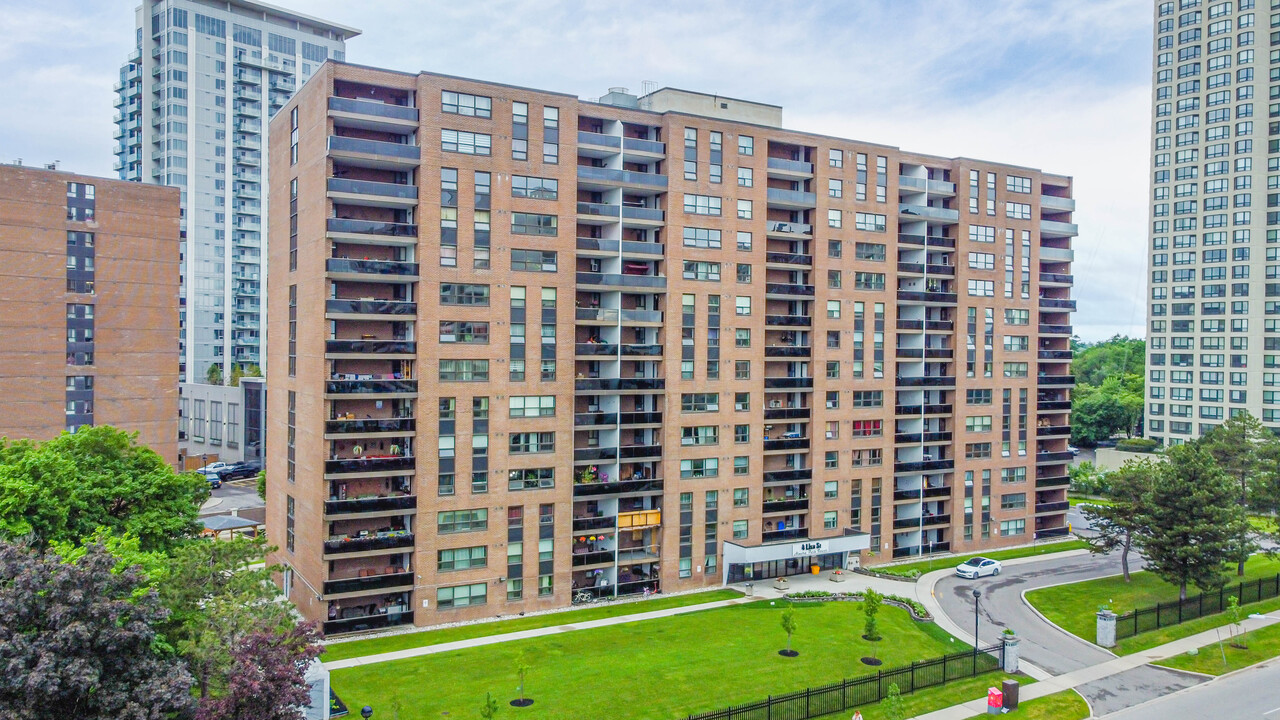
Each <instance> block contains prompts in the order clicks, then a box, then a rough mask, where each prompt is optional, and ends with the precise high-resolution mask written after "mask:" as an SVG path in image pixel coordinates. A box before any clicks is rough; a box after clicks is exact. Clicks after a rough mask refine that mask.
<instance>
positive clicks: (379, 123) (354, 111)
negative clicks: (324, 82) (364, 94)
mask: <svg viewBox="0 0 1280 720" xmlns="http://www.w3.org/2000/svg"><path fill="white" fill-rule="evenodd" d="M329 115H330V116H331V117H333V118H335V119H337V122H336V124H338V125H345V126H347V127H360V128H365V129H368V130H389V131H391V132H404V131H405V129H408V128H417V126H418V109H417V108H412V107H407V106H404V105H392V104H390V103H382V102H377V101H375V100H360V99H356V98H344V97H330V98H329Z"/></svg>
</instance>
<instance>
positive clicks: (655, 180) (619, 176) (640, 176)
mask: <svg viewBox="0 0 1280 720" xmlns="http://www.w3.org/2000/svg"><path fill="white" fill-rule="evenodd" d="M578 180H594V181H597V182H607V183H617V184H620V185H644V186H647V187H654V188H665V187H666V186H667V176H666V175H659V174H657V173H644V172H636V171H634V170H615V169H613V168H598V167H591V166H590V165H579V166H578Z"/></svg>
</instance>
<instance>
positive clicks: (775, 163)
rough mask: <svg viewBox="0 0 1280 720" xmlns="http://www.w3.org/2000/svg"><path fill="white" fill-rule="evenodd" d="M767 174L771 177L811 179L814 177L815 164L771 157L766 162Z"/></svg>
mask: <svg viewBox="0 0 1280 720" xmlns="http://www.w3.org/2000/svg"><path fill="white" fill-rule="evenodd" d="M766 172H767V173H768V175H769V177H778V178H811V177H813V163H807V162H801V161H799V160H787V159H784V158H776V157H771V158H768V159H767V160H766Z"/></svg>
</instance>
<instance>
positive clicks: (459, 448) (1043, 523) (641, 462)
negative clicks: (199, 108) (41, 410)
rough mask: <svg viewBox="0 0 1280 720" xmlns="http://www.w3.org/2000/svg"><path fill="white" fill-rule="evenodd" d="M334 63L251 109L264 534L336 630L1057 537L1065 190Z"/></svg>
mask: <svg viewBox="0 0 1280 720" xmlns="http://www.w3.org/2000/svg"><path fill="white" fill-rule="evenodd" d="M781 115H782V110H781V108H778V107H776V106H771V105H764V104H760V103H751V102H746V101H741V100H736V99H732V98H724V97H715V96H710V95H705V94H700V93H693V92H688V91H682V90H674V89H670V88H667V89H662V90H658V91H656V92H653V93H650V94H648V95H645V96H643V97H639V98H637V97H635V96H632V95H628V94H627V93H626V92H625V91H622V90H613V91H610V93H609V94H608V95H606V96H605V97H603V98H600V99H599V100H598V101H594V102H587V101H583V100H579V99H578V98H576V97H573V96H569V95H563V94H558V93H551V92H545V91H537V90H530V89H525V88H518V87H511V86H506V85H500V84H495V83H486V82H479V81H475V80H467V79H462V78H455V77H448V76H442V75H436V74H431V73H419V74H416V75H415V74H404V73H397V72H390V71H384V70H377V69H372V68H365V67H359V66H354V65H346V64H341V63H329V64H327V65H326V66H325V67H324V68H322V69H321V71H320V72H318V73H317V74H316V75H315V76H314V77H313V78H312V80H311V81H310V82H309V83H308V84H307V85H306V86H305V87H304V88H303V89H302V90H301V91H299V93H298V95H297V96H296V97H295V98H294V99H293V100H292V101H290V103H289V104H288V105H286V106H285V107H284V108H283V109H282V110H281V112H280V113H279V114H278V115H277V116H276V119H275V120H274V122H275V123H277V127H275V128H273V129H272V133H271V137H272V145H271V148H270V162H271V168H272V172H271V187H270V199H271V203H270V207H271V210H270V223H271V227H270V237H271V242H270V248H269V252H270V254H271V261H270V266H271V268H272V271H271V278H270V281H269V282H270V288H269V294H270V296H271V297H272V298H273V303H274V305H275V307H274V308H273V310H272V312H271V319H270V324H269V333H268V337H269V342H270V343H271V344H272V347H271V352H270V353H269V357H270V368H269V372H268V373H267V377H268V378H269V380H268V382H269V384H270V392H269V393H268V402H269V407H270V411H269V413H268V416H269V429H268V435H269V439H268V444H269V446H270V447H272V448H275V449H276V452H273V453H271V454H270V457H269V459H268V476H269V477H271V478H272V484H271V487H270V490H269V492H270V493H271V497H270V499H269V503H268V507H269V513H268V519H267V522H268V529H269V532H270V534H271V537H272V538H273V542H275V543H278V544H279V545H280V548H281V549H280V552H279V554H278V555H277V556H276V557H275V558H274V560H276V561H279V562H281V563H283V564H284V565H286V566H287V567H288V571H287V572H286V573H285V577H284V582H285V585H286V586H287V588H288V590H289V592H290V595H291V597H292V598H293V599H294V601H295V602H297V604H298V605H299V607H300V608H301V609H302V611H303V612H304V613H305V614H307V615H308V616H310V617H312V618H317V619H322V620H325V621H326V631H327V632H329V633H341V632H352V631H358V630H363V629H370V628H377V627H385V626H388V625H396V624H405V623H414V624H418V625H427V624H434V623H438V622H447V621H451V620H456V619H466V618H475V617H485V616H492V615H496V614H509V613H513V612H519V611H530V610H537V609H544V608H548V607H557V606H563V605H567V604H569V603H570V602H571V601H573V600H574V599H575V598H578V597H581V596H584V595H592V596H601V595H604V596H621V595H638V594H645V593H650V592H654V591H666V592H669V591H675V590H685V589H691V588H696V587H701V586H706V585H717V584H720V583H722V582H726V581H729V582H734V581H738V580H742V579H745V578H757V579H759V578H765V577H773V576H777V575H787V574H794V573H798V572H808V571H810V569H811V568H813V567H814V566H816V567H817V568H819V569H820V570H821V569H823V568H835V567H844V566H847V565H848V564H851V563H853V562H863V563H873V562H883V561H887V560H890V559H894V558H902V557H910V556H915V555H921V554H929V553H937V552H944V551H972V550H980V549H984V548H990V547H1000V546H1007V545H1015V544H1021V543H1029V542H1031V540H1032V539H1033V537H1040V538H1044V537H1050V536H1054V535H1061V534H1065V533H1066V532H1067V527H1066V522H1065V512H1066V494H1065V492H1066V485H1067V477H1066V476H1067V472H1066V467H1067V462H1068V459H1069V457H1070V453H1069V451H1068V449H1067V436H1068V434H1069V430H1068V416H1067V411H1068V409H1069V392H1070V387H1071V384H1072V379H1071V377H1070V376H1069V375H1068V373H1069V370H1068V367H1069V362H1070V358H1071V353H1070V346H1069V338H1070V334H1071V328H1070V319H1069V318H1070V313H1071V311H1072V310H1074V301H1072V300H1071V299H1070V289H1071V275H1070V264H1071V249H1070V245H1071V238H1072V237H1073V236H1074V235H1075V234H1076V229H1075V226H1074V225H1072V224H1071V223H1070V219H1071V213H1072V211H1073V210H1074V201H1073V200H1072V199H1071V180H1070V178H1068V177H1064V176H1059V175H1050V174H1046V173H1042V172H1040V171H1038V170H1033V169H1028V168H1021V167H1014V166H1009V165H1003V164H999V163H992V162H984V161H978V160H971V159H967V158H942V157H934V156H929V155H921V154H916V153H908V152H903V151H901V150H899V149H897V148H893V147H889V146H884V145H876V144H872V143H866V142H860V141H855V140H846V139H842V138H833V137H826V136H821V135H815V134H810V133H802V132H797V131H792V130H787V129H784V128H782V127H781Z"/></svg>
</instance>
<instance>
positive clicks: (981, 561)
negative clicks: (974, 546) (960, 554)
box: [956, 557, 1000, 580]
mask: <svg viewBox="0 0 1280 720" xmlns="http://www.w3.org/2000/svg"><path fill="white" fill-rule="evenodd" d="M999 574H1000V561H999V560H992V559H990V558H984V557H975V558H969V559H968V560H965V561H964V562H962V563H960V564H959V565H957V566H956V575H959V576H960V577H962V578H964V579H966V580H973V579H975V578H980V577H982V576H983V575H993V576H994V575H999Z"/></svg>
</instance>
